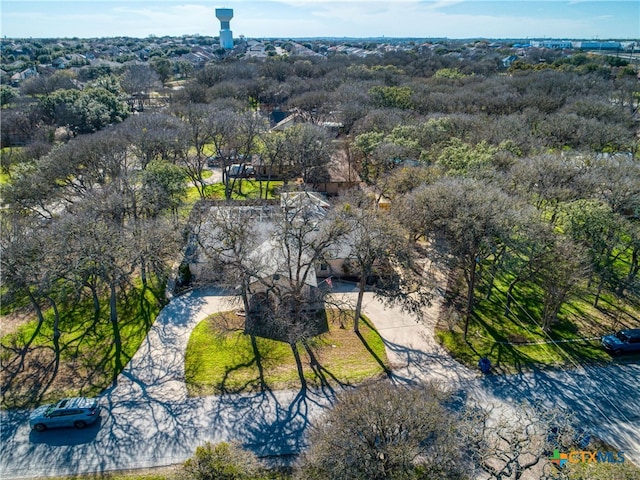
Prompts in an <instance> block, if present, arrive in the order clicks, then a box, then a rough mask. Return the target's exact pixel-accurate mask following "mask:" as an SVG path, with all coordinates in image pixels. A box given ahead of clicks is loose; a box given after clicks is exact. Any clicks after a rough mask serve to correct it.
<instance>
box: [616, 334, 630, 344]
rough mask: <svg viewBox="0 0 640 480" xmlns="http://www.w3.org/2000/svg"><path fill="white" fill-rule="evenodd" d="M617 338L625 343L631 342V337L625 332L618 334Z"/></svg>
mask: <svg viewBox="0 0 640 480" xmlns="http://www.w3.org/2000/svg"><path fill="white" fill-rule="evenodd" d="M616 337H618V339H620V340H622V341H623V342H629V336H628V335H627V334H626V333H624V332H618V333H616Z"/></svg>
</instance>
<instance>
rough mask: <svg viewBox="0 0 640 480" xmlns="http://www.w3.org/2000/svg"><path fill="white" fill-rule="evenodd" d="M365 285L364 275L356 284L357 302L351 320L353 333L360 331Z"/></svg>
mask: <svg viewBox="0 0 640 480" xmlns="http://www.w3.org/2000/svg"><path fill="white" fill-rule="evenodd" d="M366 283H367V278H366V276H365V275H363V276H362V278H361V279H360V281H359V282H358V300H357V301H356V314H355V317H354V319H353V331H354V332H356V333H358V332H359V331H360V314H361V313H362V300H363V299H364V290H365V286H366Z"/></svg>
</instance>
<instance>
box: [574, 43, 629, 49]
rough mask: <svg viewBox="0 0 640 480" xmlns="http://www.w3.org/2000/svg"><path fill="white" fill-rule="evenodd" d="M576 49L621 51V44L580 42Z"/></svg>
mask: <svg viewBox="0 0 640 480" xmlns="http://www.w3.org/2000/svg"><path fill="white" fill-rule="evenodd" d="M578 48H581V49H583V50H621V49H622V44H621V43H620V42H598V41H595V42H594V41H591V42H580V45H579V46H578Z"/></svg>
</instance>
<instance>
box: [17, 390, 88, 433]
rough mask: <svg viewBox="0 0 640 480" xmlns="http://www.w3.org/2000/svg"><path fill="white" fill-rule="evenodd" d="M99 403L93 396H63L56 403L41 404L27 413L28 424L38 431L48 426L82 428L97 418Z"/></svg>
mask: <svg viewBox="0 0 640 480" xmlns="http://www.w3.org/2000/svg"><path fill="white" fill-rule="evenodd" d="M99 416H100V405H98V401H97V400H96V399H95V398H85V397H74V398H65V399H63V400H60V401H59V402H57V403H51V404H48V405H42V406H41V407H38V408H36V409H35V410H34V411H33V412H32V413H31V415H29V425H30V426H31V428H33V429H34V430H36V431H38V432H44V431H45V430H47V429H48V428H59V427H76V428H84V427H86V426H87V425H91V424H92V423H95V421H96V420H98V417H99Z"/></svg>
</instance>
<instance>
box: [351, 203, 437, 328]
mask: <svg viewBox="0 0 640 480" xmlns="http://www.w3.org/2000/svg"><path fill="white" fill-rule="evenodd" d="M350 200H353V201H350ZM350 200H347V202H346V203H345V204H344V205H343V206H342V213H343V215H344V217H345V219H346V222H347V223H348V225H349V233H348V234H347V235H346V237H345V239H344V240H343V243H344V244H345V245H346V246H347V248H350V254H349V258H348V261H349V263H348V265H349V266H350V268H352V269H353V272H352V273H354V274H355V275H356V276H357V277H358V278H359V281H358V298H357V301H356V308H355V318H354V324H353V328H354V331H355V332H358V322H359V319H360V312H361V310H362V300H363V298H364V292H365V290H366V288H367V284H368V283H371V286H370V287H369V288H370V289H371V290H372V291H373V292H374V293H375V295H376V296H377V297H378V298H380V299H382V300H383V301H386V302H387V303H400V304H401V305H402V306H403V307H404V308H405V309H407V310H409V311H411V312H412V313H415V314H417V315H418V316H420V314H421V312H422V307H424V306H425V305H428V304H429V301H430V298H431V295H430V293H429V292H428V290H427V288H426V284H427V280H428V279H426V278H424V272H423V271H421V269H420V266H418V265H416V258H415V257H416V255H415V253H416V252H415V250H414V246H413V244H412V242H411V241H410V239H409V238H408V234H407V232H406V231H405V230H404V229H403V227H402V226H401V225H400V223H399V222H397V221H396V220H395V219H394V217H393V216H392V215H391V214H390V213H387V212H385V211H382V210H379V209H378V208H377V205H376V204H375V202H374V201H373V199H372V198H370V197H368V196H364V195H363V196H361V197H360V198H357V197H354V198H352V199H350ZM370 280H371V282H370Z"/></svg>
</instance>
